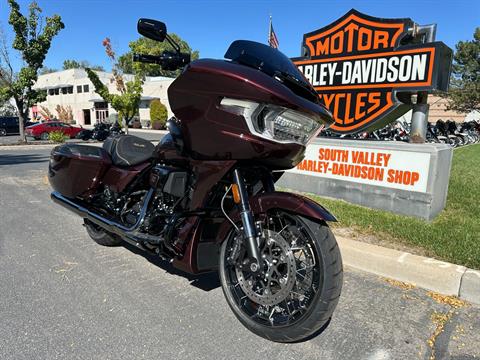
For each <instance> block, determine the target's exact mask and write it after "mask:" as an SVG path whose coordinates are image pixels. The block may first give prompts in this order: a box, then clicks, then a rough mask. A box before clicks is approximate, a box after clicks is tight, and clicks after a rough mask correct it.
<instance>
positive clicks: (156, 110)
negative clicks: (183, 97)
mask: <svg viewBox="0 0 480 360" xmlns="http://www.w3.org/2000/svg"><path fill="white" fill-rule="evenodd" d="M167 118H168V111H167V107H166V106H165V105H163V104H162V102H161V101H160V100H159V99H153V100H152V101H151V102H150V123H151V126H152V128H153V129H155V130H159V129H162V128H164V127H165V123H166V122H167Z"/></svg>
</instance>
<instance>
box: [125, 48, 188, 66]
mask: <svg viewBox="0 0 480 360" xmlns="http://www.w3.org/2000/svg"><path fill="white" fill-rule="evenodd" d="M133 61H135V62H142V63H146V64H156V65H160V66H161V67H162V69H163V70H177V69H179V68H181V67H184V66H185V65H187V64H188V63H189V62H190V54H186V53H180V52H178V53H177V52H171V51H164V52H163V53H161V54H160V55H147V54H137V53H134V54H133Z"/></svg>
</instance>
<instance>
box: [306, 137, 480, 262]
mask: <svg viewBox="0 0 480 360" xmlns="http://www.w3.org/2000/svg"><path fill="white" fill-rule="evenodd" d="M308 196H310V197H312V198H313V199H316V200H317V201H319V202H320V203H321V204H323V205H325V206H326V207H327V208H328V209H329V210H330V211H331V212H332V213H333V214H335V216H336V217H337V218H338V220H339V223H338V225H334V226H342V227H350V228H353V229H355V230H356V231H358V232H360V233H361V234H370V235H371V234H373V235H375V237H377V238H382V237H386V238H388V239H389V240H390V241H391V240H393V241H394V242H399V243H401V244H403V245H406V246H407V247H408V246H409V245H410V246H412V247H413V248H418V247H420V248H422V250H424V251H423V252H424V253H426V254H427V255H429V256H432V257H435V258H437V259H442V260H445V261H449V262H453V263H456V264H460V265H465V266H467V267H470V268H474V269H480V144H476V145H471V146H467V147H464V148H459V149H455V150H454V152H453V163H452V172H451V176H450V184H449V189H448V198H447V206H446V208H445V209H444V210H443V211H442V212H441V213H440V215H439V216H438V217H437V218H435V219H434V220H433V221H432V222H426V221H423V220H420V219H417V218H412V217H407V216H402V215H395V214H392V213H389V212H386V211H382V210H373V209H368V208H364V207H362V206H358V205H352V204H349V203H347V202H345V201H341V200H332V199H326V198H320V197H318V196H314V195H308Z"/></svg>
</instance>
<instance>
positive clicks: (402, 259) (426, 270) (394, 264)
mask: <svg viewBox="0 0 480 360" xmlns="http://www.w3.org/2000/svg"><path fill="white" fill-rule="evenodd" d="M336 238H337V242H338V245H339V247H340V251H341V253H342V258H343V263H344V264H345V265H346V266H349V267H352V268H355V269H358V270H362V271H365V272H369V273H373V274H376V275H380V276H385V277H388V278H392V279H396V280H400V281H404V282H408V283H413V284H415V285H417V286H419V287H422V288H424V289H427V290H432V291H435V292H438V293H442V294H445V295H456V296H459V297H460V298H462V299H464V300H466V301H468V302H471V303H474V304H480V271H477V270H472V269H468V268H466V267H465V266H461V265H455V264H451V263H448V262H444V261H440V260H436V259H432V258H427V257H423V256H418V255H413V254H410V253H407V252H403V251H398V250H393V249H388V248H384V247H381V246H377V245H372V244H367V243H363V242H361V241H355V240H350V239H346V238H344V237H341V236H337V237H336Z"/></svg>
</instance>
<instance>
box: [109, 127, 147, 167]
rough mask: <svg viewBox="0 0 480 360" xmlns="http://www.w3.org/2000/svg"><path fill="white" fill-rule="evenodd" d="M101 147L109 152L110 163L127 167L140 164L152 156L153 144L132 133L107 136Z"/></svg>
mask: <svg viewBox="0 0 480 360" xmlns="http://www.w3.org/2000/svg"><path fill="white" fill-rule="evenodd" d="M103 148H104V149H105V150H106V151H107V152H108V153H109V154H110V157H111V158H112V163H113V164H114V165H116V166H120V167H127V166H134V165H138V164H141V163H142V162H145V161H147V160H148V159H151V158H152V157H153V151H154V150H155V146H154V145H153V144H152V143H151V142H150V141H148V140H145V139H142V138H139V137H137V136H133V135H118V136H113V137H109V138H107V139H106V140H105V142H104V143H103Z"/></svg>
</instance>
